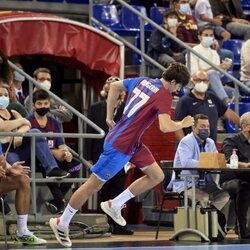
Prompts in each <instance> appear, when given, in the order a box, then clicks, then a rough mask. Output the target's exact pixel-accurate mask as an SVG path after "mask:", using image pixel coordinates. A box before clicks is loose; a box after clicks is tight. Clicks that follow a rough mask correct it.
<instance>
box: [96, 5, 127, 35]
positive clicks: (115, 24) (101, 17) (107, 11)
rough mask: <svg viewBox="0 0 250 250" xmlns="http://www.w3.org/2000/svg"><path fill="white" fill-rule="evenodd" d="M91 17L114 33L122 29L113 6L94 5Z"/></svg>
mask: <svg viewBox="0 0 250 250" xmlns="http://www.w3.org/2000/svg"><path fill="white" fill-rule="evenodd" d="M93 17H94V18H95V19H97V20H98V21H99V22H101V23H102V24H104V25H105V26H107V27H109V28H110V29H112V30H114V31H116V30H120V29H123V28H122V26H121V24H120V19H119V15H118V11H117V8H116V6H115V5H102V4H94V5H93Z"/></svg>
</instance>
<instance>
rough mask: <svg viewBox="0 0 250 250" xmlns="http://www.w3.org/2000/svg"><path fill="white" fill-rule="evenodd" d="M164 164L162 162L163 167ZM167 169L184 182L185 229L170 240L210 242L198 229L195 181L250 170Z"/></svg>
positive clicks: (177, 232)
mask: <svg viewBox="0 0 250 250" xmlns="http://www.w3.org/2000/svg"><path fill="white" fill-rule="evenodd" d="M163 164H164V163H163V162H161V165H163ZM165 168H166V169H169V170H172V171H175V172H176V176H179V177H181V178H182V179H183V180H184V211H185V212H184V217H185V218H184V228H183V229H180V230H178V231H176V232H175V234H174V235H173V236H172V237H171V238H170V239H171V240H201V241H205V242H209V241H210V239H209V238H208V237H207V236H206V235H205V234H204V233H202V232H201V231H199V230H197V229H196V206H195V205H196V203H195V179H196V178H197V177H200V175H201V174H202V175H204V174H205V173H206V172H209V173H219V174H220V173H222V172H247V171H250V169H247V168H237V169H231V168H193V167H192V168H191V167H185V168H184V167H183V168H173V167H165ZM182 170H191V171H197V172H198V174H180V172H181V171H182ZM189 178H191V188H192V210H191V216H190V217H191V220H190V223H189V220H188V218H189V211H188V210H189V209H188V195H187V190H188V188H187V182H188V179H189Z"/></svg>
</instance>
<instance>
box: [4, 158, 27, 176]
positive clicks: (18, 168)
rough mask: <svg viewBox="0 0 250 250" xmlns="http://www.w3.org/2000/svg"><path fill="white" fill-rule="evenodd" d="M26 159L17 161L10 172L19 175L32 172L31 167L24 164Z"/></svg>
mask: <svg viewBox="0 0 250 250" xmlns="http://www.w3.org/2000/svg"><path fill="white" fill-rule="evenodd" d="M22 164H24V161H17V162H15V163H14V164H13V165H12V167H11V168H10V169H9V172H10V174H12V175H15V176H18V175H27V176H28V174H29V173H30V167H28V166H23V165H22Z"/></svg>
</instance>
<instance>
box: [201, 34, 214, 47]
mask: <svg viewBox="0 0 250 250" xmlns="http://www.w3.org/2000/svg"><path fill="white" fill-rule="evenodd" d="M213 42H214V38H213V37H212V36H204V37H202V40H201V44H202V45H203V46H204V47H205V48H209V47H210V46H211V45H212V44H213Z"/></svg>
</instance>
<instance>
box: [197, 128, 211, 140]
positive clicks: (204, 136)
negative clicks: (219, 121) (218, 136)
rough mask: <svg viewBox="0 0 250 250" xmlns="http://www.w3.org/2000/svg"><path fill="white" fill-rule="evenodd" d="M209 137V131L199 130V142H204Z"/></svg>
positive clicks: (205, 129)
mask: <svg viewBox="0 0 250 250" xmlns="http://www.w3.org/2000/svg"><path fill="white" fill-rule="evenodd" d="M209 135H210V130H209V129H207V128H202V129H199V133H198V136H199V137H200V138H201V140H206V139H207V138H208V137H209Z"/></svg>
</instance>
